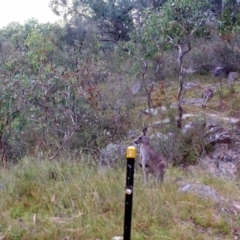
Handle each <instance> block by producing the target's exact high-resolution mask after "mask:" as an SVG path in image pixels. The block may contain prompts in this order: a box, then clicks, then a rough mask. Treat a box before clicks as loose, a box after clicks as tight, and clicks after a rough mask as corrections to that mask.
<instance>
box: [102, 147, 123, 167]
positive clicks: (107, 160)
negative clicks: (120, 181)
mask: <svg viewBox="0 0 240 240" xmlns="http://www.w3.org/2000/svg"><path fill="white" fill-rule="evenodd" d="M126 149H127V144H126V143H120V144H114V143H110V144H108V145H107V146H106V147H105V148H104V149H102V150H101V151H100V157H99V161H98V165H99V167H102V166H108V167H113V166H114V165H116V164H119V163H120V161H121V159H123V158H125V154H126Z"/></svg>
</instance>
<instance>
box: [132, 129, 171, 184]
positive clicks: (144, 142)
mask: <svg viewBox="0 0 240 240" xmlns="http://www.w3.org/2000/svg"><path fill="white" fill-rule="evenodd" d="M134 143H135V144H141V146H140V154H139V165H140V167H142V170H143V176H144V184H145V185H147V184H148V175H149V173H151V174H152V175H154V176H155V177H156V183H159V180H160V181H161V182H163V177H164V173H165V170H166V167H167V163H166V160H165V158H164V157H163V156H162V155H161V154H160V153H158V152H156V151H155V150H154V149H153V148H152V147H151V145H150V143H149V137H148V135H147V128H144V129H143V134H142V135H141V136H139V137H138V138H137V139H136V140H135V141H134Z"/></svg>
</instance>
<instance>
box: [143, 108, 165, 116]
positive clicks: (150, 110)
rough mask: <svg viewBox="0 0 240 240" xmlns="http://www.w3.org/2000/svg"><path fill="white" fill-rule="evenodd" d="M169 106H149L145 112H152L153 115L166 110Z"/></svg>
mask: <svg viewBox="0 0 240 240" xmlns="http://www.w3.org/2000/svg"><path fill="white" fill-rule="evenodd" d="M166 111H167V108H166V107H165V106H162V107H159V108H150V109H149V108H147V109H145V110H144V111H143V112H144V113H146V114H150V115H152V116H156V115H158V114H160V113H163V112H166Z"/></svg>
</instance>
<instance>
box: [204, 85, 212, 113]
mask: <svg viewBox="0 0 240 240" xmlns="http://www.w3.org/2000/svg"><path fill="white" fill-rule="evenodd" d="M213 94H214V92H213V89H211V88H210V87H208V88H206V89H205V90H204V93H203V94H202V99H203V104H202V107H203V108H206V105H207V102H208V101H210V100H211V99H212V97H213Z"/></svg>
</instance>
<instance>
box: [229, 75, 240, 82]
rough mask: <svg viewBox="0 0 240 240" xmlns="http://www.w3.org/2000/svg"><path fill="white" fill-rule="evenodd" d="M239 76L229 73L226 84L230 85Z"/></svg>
mask: <svg viewBox="0 0 240 240" xmlns="http://www.w3.org/2000/svg"><path fill="white" fill-rule="evenodd" d="M238 78H239V74H238V73H237V72H230V73H229V74H228V84H232V83H233V82H234V81H236V80H238Z"/></svg>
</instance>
